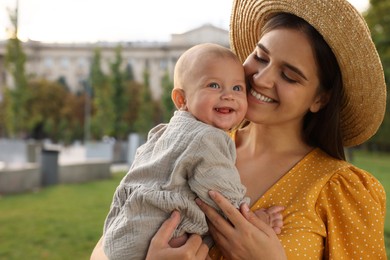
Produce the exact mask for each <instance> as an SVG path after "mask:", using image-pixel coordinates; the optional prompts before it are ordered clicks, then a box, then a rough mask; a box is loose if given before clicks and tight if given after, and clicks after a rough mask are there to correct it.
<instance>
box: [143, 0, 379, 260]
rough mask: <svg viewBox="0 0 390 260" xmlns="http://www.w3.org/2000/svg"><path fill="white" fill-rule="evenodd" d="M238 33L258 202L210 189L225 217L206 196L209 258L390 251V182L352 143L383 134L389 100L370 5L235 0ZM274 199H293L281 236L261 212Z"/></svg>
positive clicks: (242, 166) (245, 169)
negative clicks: (360, 158) (385, 183)
mask: <svg viewBox="0 0 390 260" xmlns="http://www.w3.org/2000/svg"><path fill="white" fill-rule="evenodd" d="M230 36H231V45H232V48H233V50H234V51H235V52H236V54H237V55H238V56H239V57H240V58H241V60H242V61H244V68H245V73H246V78H247V82H248V87H249V88H250V90H249V95H248V112H247V115H246V118H247V120H248V122H245V123H244V124H243V126H242V127H241V128H240V129H238V130H237V131H235V132H234V133H233V134H232V137H233V139H234V140H235V143H236V147H237V162H236V166H237V168H238V170H239V172H240V177H241V181H242V183H243V184H244V185H245V186H246V187H247V196H249V197H250V198H251V201H252V202H253V203H254V204H253V205H251V211H250V210H249V208H248V206H246V205H243V206H242V207H241V211H240V212H239V211H237V210H235V209H234V207H233V206H232V205H231V204H230V203H229V202H228V201H227V200H226V199H224V198H223V197H222V196H221V195H220V194H218V193H217V192H210V196H211V198H213V199H214V201H215V202H216V203H217V204H218V206H220V208H221V209H222V210H223V211H224V213H225V215H226V216H227V218H228V220H225V219H224V218H222V217H220V216H219V215H218V214H217V212H215V210H213V209H212V208H210V207H208V206H207V205H206V204H205V203H203V202H201V201H200V200H197V203H198V205H199V206H200V208H201V209H202V210H203V211H204V212H205V214H206V215H207V217H208V219H209V227H210V232H211V234H212V236H213V238H214V241H215V242H216V244H217V246H216V247H214V248H213V249H211V252H210V255H211V257H212V258H213V259H217V258H219V257H220V254H222V255H223V256H224V257H225V258H228V259H286V258H288V259H299V258H301V259H322V258H325V259H386V252H385V247H384V234H383V232H384V214H385V192H384V189H383V187H382V186H381V184H380V183H379V182H378V181H377V180H376V179H375V178H374V177H373V176H371V175H370V174H369V173H367V172H365V171H363V170H361V169H358V168H356V167H354V166H353V165H351V164H349V163H348V162H346V161H345V156H344V150H343V148H344V147H350V146H355V145H359V144H361V143H363V142H365V141H366V140H368V139H369V138H370V137H371V136H372V135H374V134H375V132H376V131H377V129H378V127H379V125H380V124H381V122H382V120H383V116H384V111H385V104H386V86H385V82H384V76H383V69H382V65H381V63H380V60H379V57H378V54H377V52H376V50H375V46H374V44H373V42H372V40H371V38H370V32H369V30H368V28H367V26H366V24H365V22H364V20H363V18H362V17H361V15H360V14H359V13H358V11H356V9H354V8H353V7H352V6H351V5H350V4H349V3H348V2H347V1H345V0H333V1H329V0H328V1H325V0H311V1H307V0H294V1H292V0H262V1H260V0H235V1H234V3H233V13H232V16H231V32H230ZM272 205H281V206H284V207H285V211H284V212H283V218H284V219H283V222H284V223H283V229H282V233H281V234H280V235H279V236H278V237H277V236H276V235H275V233H274V232H273V231H272V229H271V228H269V227H268V226H267V225H265V224H264V223H263V222H261V221H260V220H259V219H258V218H256V216H255V214H253V212H252V211H256V210H257V209H259V208H267V207H270V206H272ZM166 240H167V239H166V238H165V240H164V239H161V238H159V237H158V236H157V238H156V237H155V239H154V244H156V241H160V243H161V244H163V245H166V244H167V243H166V242H164V241H166ZM152 245H153V244H152ZM185 246H188V245H187V244H185ZM197 246H199V245H197ZM160 248H161V247H160ZM160 248H158V247H153V246H152V247H151V248H150V252H162V249H160ZM192 248H196V247H195V246H194V247H192ZM192 256H195V255H194V254H193V255H192ZM177 259H179V258H177ZM198 259H201V258H198Z"/></svg>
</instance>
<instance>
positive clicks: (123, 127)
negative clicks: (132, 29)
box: [110, 46, 128, 139]
mask: <svg viewBox="0 0 390 260" xmlns="http://www.w3.org/2000/svg"><path fill="white" fill-rule="evenodd" d="M121 51H122V47H121V46H118V47H117V48H116V49H115V60H114V62H113V63H111V75H110V78H111V80H110V82H111V85H112V88H113V100H112V102H113V104H114V114H115V115H114V124H113V125H114V133H115V136H116V138H118V139H125V138H127V134H128V122H126V121H125V120H124V116H125V113H126V109H127V99H128V97H126V95H125V94H126V93H125V73H124V72H122V70H121V66H122V62H123V59H122V54H121Z"/></svg>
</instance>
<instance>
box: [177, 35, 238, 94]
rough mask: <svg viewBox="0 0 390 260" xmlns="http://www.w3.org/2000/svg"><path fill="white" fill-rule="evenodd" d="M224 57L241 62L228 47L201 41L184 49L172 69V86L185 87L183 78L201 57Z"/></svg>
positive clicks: (185, 77)
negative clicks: (173, 69)
mask: <svg viewBox="0 0 390 260" xmlns="http://www.w3.org/2000/svg"><path fill="white" fill-rule="evenodd" d="M210 56H215V57H226V58H231V59H234V60H237V62H239V63H241V62H240V61H239V59H238V58H237V56H236V55H235V54H234V53H233V52H232V51H231V50H230V49H228V48H226V47H224V46H221V45H218V44H214V43H202V44H198V45H195V46H194V47H192V48H190V49H188V50H187V51H185V52H184V53H183V54H182V55H181V56H180V58H179V59H178V60H177V62H176V65H175V71H174V79H173V88H181V89H185V85H186V84H185V82H184V81H185V79H187V78H188V77H189V75H190V74H191V72H192V69H193V68H194V66H199V62H201V61H202V59H203V58H206V57H207V58H209V57H210Z"/></svg>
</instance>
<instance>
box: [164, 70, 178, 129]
mask: <svg viewBox="0 0 390 260" xmlns="http://www.w3.org/2000/svg"><path fill="white" fill-rule="evenodd" d="M161 86H162V91H163V93H162V96H161V105H162V111H163V121H164V122H169V120H170V118H171V117H172V115H173V111H175V105H174V103H173V102H172V98H171V92H172V89H173V82H172V81H171V79H170V77H169V73H168V71H167V72H166V73H165V74H164V77H163V78H162V80H161Z"/></svg>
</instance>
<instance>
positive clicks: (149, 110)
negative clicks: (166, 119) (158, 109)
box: [134, 69, 155, 135]
mask: <svg viewBox="0 0 390 260" xmlns="http://www.w3.org/2000/svg"><path fill="white" fill-rule="evenodd" d="M143 78H144V84H143V87H142V90H141V102H140V108H139V113H138V116H137V120H136V122H135V124H134V127H135V130H136V131H137V132H138V133H140V134H143V135H146V134H147V133H148V131H149V130H150V129H151V128H152V127H153V126H154V125H155V122H154V120H153V119H154V115H153V111H154V105H153V102H152V95H151V93H150V83H149V71H148V70H147V69H145V70H144V73H143Z"/></svg>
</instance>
